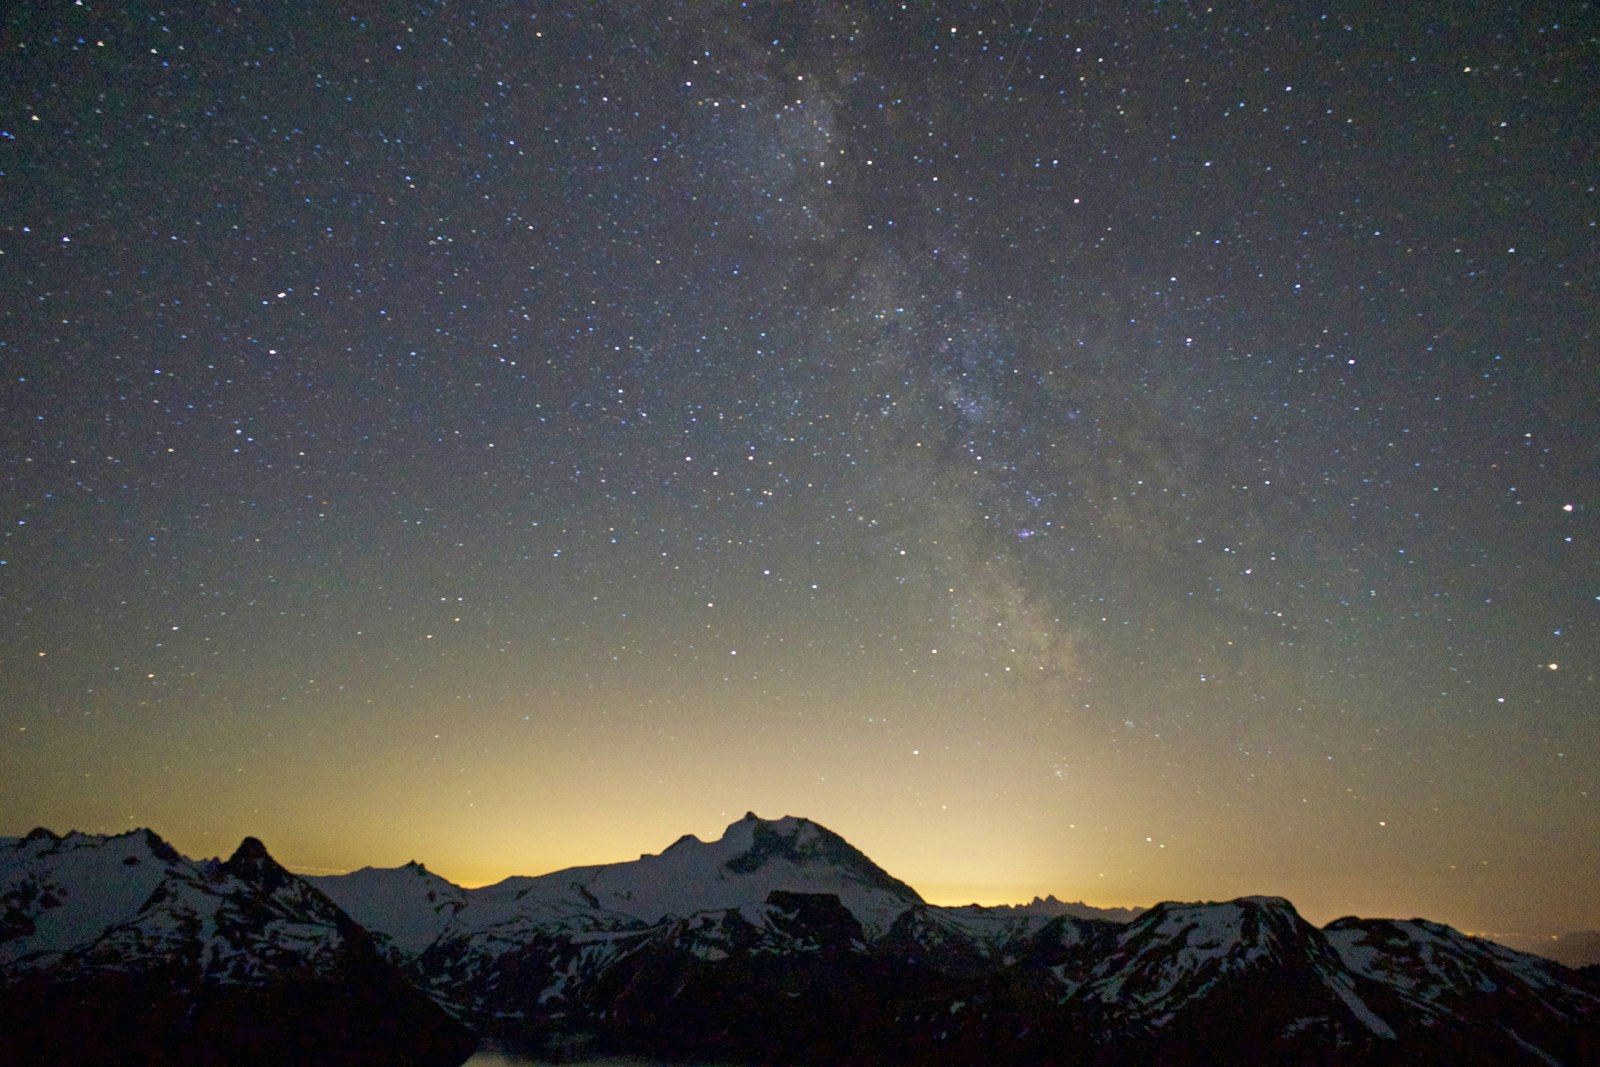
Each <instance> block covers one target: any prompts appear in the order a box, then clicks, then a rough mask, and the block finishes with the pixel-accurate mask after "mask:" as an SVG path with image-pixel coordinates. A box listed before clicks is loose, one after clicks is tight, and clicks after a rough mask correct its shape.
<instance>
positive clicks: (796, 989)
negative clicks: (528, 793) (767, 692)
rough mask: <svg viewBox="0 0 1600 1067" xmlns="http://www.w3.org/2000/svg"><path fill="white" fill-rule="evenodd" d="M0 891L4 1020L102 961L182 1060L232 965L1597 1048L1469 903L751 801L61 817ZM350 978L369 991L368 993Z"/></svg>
mask: <svg viewBox="0 0 1600 1067" xmlns="http://www.w3.org/2000/svg"><path fill="white" fill-rule="evenodd" d="M0 902H3V905H4V912H3V914H0V993H4V994H6V995H5V996H0V1001H3V1002H4V1003H5V1004H7V1005H8V1007H7V1008H6V1009H4V1010H3V1011H0V1024H3V1027H0V1028H10V1030H11V1031H12V1032H14V1033H16V1034H23V1035H32V1038H33V1039H35V1040H36V1041H43V1042H45V1044H44V1045H42V1046H41V1047H51V1046H50V1045H49V1043H50V1041H52V1040H54V1037H52V1036H51V1035H50V1034H47V1033H46V1032H45V1031H48V1030H49V1028H50V1027H52V1026H54V1027H65V1028H69V1029H70V1028H72V1027H80V1028H82V1027H85V1025H86V1024H85V1021H84V1019H82V1018H81V1017H79V1016H77V1015H73V1014H71V1013H70V1012H69V1013H67V1014H63V1013H62V1012H61V1011H59V1010H47V1011H43V1012H30V1011H28V1010H25V1009H24V1008H18V1007H16V1005H18V1004H22V1005H25V1006H26V1007H32V1006H33V1005H34V1004H36V1003H43V1004H46V1005H49V1004H52V1003H55V1004H58V1005H59V1003H60V1002H61V1001H60V997H59V996H57V994H56V993H55V992H53V991H55V990H60V989H85V988H86V989H89V990H90V992H91V993H92V994H93V996H95V997H98V998H100V999H99V1000H96V1001H95V1003H97V1004H103V1005H109V1008H108V1009H107V1010H106V1011H105V1012H103V1014H104V1017H105V1018H104V1020H100V1019H90V1020H89V1021H88V1028H89V1029H91V1030H92V1029H93V1025H96V1024H99V1023H103V1022H105V1020H109V1021H110V1022H111V1023H114V1024H115V1025H116V1026H119V1027H124V1028H127V1029H129V1030H130V1031H132V1032H133V1033H134V1034H135V1037H136V1038H137V1040H138V1041H140V1042H143V1045H142V1046H141V1047H146V1048H153V1049H156V1050H157V1051H156V1052H155V1053H153V1054H152V1055H154V1056H155V1058H154V1059H151V1060H150V1062H178V1060H177V1059H162V1058H161V1056H162V1055H163V1054H164V1053H163V1052H162V1051H161V1050H165V1054H171V1055H176V1053H175V1052H174V1049H176V1048H178V1047H180V1046H182V1045H183V1042H184V1040H187V1039H190V1038H192V1037H193V1034H192V1032H191V1031H189V1030H185V1029H183V1026H182V1025H180V1024H179V1023H177V1022H174V1021H173V1020H175V1019H181V1018H182V1017H183V1012H181V1011H179V1010H178V1006H179V1005H181V1004H185V1003H192V1004H197V1005H200V1006H201V1007H202V1008H203V1009H204V1010H205V1011H209V1012H212V1013H213V1014H214V1015H216V1014H217V1012H219V1011H220V1010H221V1009H218V1008H216V1006H215V1005H216V1004H217V1003H219V1001H218V997H219V996H222V995H223V994H226V997H227V998H231V999H227V1000H226V1003H227V1004H228V1008H227V1010H226V1011H222V1012H221V1014H220V1015H217V1017H218V1018H220V1019H224V1020H229V1019H232V1020H239V1019H259V1018H260V1012H261V1011H262V1010H265V1009H262V1008H261V1007H260V1006H259V1005H260V1004H280V1005H281V1003H283V1001H282V1000H281V998H282V997H284V996H290V997H291V999H292V1000H293V1003H294V1004H295V1005H296V1009H295V1010H296V1012H305V1013H307V1017H308V1018H310V1019H314V1020H316V1019H320V1020H321V1022H320V1025H321V1027H322V1029H320V1030H317V1029H315V1028H312V1029H311V1030H310V1031H309V1032H314V1033H317V1034H318V1035H319V1036H321V1037H324V1038H326V1039H327V1040H330V1041H348V1040H350V1039H351V1038H350V1035H351V1033H352V1026H351V1025H349V1022H350V1020H351V1019H359V1020H365V1022H364V1023H363V1025H362V1026H356V1027H354V1030H355V1031H361V1032H362V1033H365V1031H366V1030H371V1029H372V1027H371V1020H372V1019H374V1018H377V1017H388V1015H389V1014H391V1013H394V1012H396V1011H398V1012H399V1013H400V1014H401V1015H402V1016H405V1015H416V1016H417V1018H418V1019H423V1020H424V1021H426V1019H425V1018H424V1017H426V1016H427V1011H421V1010H420V1009H419V1008H418V1007H417V1005H416V1004H415V1003H413V1002H410V1001H407V1000H406V997H407V996H408V995H416V994H417V991H420V992H421V993H422V994H426V996H427V998H429V999H430V1000H431V1002H432V1003H431V1004H428V1009H429V1010H433V1011H437V1010H438V1009H439V1008H442V1009H443V1010H444V1012H446V1013H448V1015H449V1016H453V1017H454V1018H455V1019H457V1020H460V1021H461V1022H463V1023H465V1024H466V1025H467V1027H468V1028H470V1029H471V1031H472V1032H473V1033H475V1034H476V1035H477V1036H478V1037H480V1038H489V1039H492V1040H495V1041H498V1042H501V1043H503V1044H505V1045H507V1046H509V1047H512V1048H516V1049H521V1050H524V1051H528V1052H533V1053H536V1054H538V1055H544V1056H554V1057H562V1056H568V1055H573V1054H578V1053H586V1052H591V1051H592V1052H599V1053H620V1054H634V1055H647V1056H654V1057H658V1058H665V1059H675V1060H702V1061H703V1060H714V1061H730V1060H737V1061H760V1062H772V1063H782V1062H796V1061H801V1062H806V1063H811V1064H822V1063H844V1062H856V1063H859V1062H875V1063H881V1064H893V1063H919V1064H922V1063H926V1064H936V1065H937V1064H946V1065H949V1067H966V1065H969V1064H978V1063H992V1062H1007V1063H1016V1064H1028V1063H1039V1064H1046V1063H1050V1064H1072V1063H1085V1064H1088V1063H1093V1064H1096V1065H1112V1064H1133V1063H1144V1062H1163V1063H1176V1064H1185V1063H1194V1064H1199V1063H1207V1062H1222V1061H1223V1060H1226V1061H1229V1062H1277V1063H1300V1062H1306V1063H1311V1062H1315V1063H1320V1064H1351V1065H1356V1064H1369V1063H1371V1064H1379V1063H1381V1064H1389V1063H1399V1062H1406V1063H1413V1062H1415V1063H1429V1064H1439V1065H1441V1067H1443V1065H1445V1064H1451V1065H1454V1064H1458V1063H1463V1062H1466V1063H1471V1062H1497V1063H1500V1062H1504V1063H1522V1062H1526V1063H1547V1062H1557V1063H1573V1064H1578V1063H1585V1062H1595V1061H1596V1059H1597V1058H1600V986H1597V985H1596V983H1595V979H1594V978H1593V977H1592V976H1585V975H1583V974H1580V973H1578V972H1576V971H1572V970H1570V969H1568V968H1566V967H1563V966H1561V965H1560V964H1558V963H1554V962H1552V961H1548V960H1543V959H1541V958H1539V957H1536V956H1531V955H1529V954H1526V953H1522V952H1517V951H1515V950H1512V949H1509V948H1505V947H1503V946H1500V945H1496V944H1493V943H1491V942H1481V941H1478V940H1476V939H1473V938H1470V937H1468V936H1466V935H1464V934H1461V933H1460V932H1459V931H1456V930H1453V929H1452V928H1450V927H1448V926H1444V925H1443V924H1439V923H1432V922H1429V921H1427V920H1422V919H1411V920H1394V919H1361V918H1355V917H1347V918H1343V919H1339V920H1335V921H1334V922H1333V923H1329V924H1328V925H1327V926H1325V927H1323V928H1320V929H1319V928H1317V927H1315V926H1313V925H1311V924H1310V923H1308V922H1306V921H1305V920H1304V919H1303V918H1302V917H1301V916H1300V915H1299V914H1298V912H1297V911H1296V910H1295V909H1294V906H1293V905H1292V904H1291V903H1290V902H1289V901H1287V900H1284V899H1283V898H1281V897H1269V896H1256V897H1239V898H1235V899H1233V900H1230V901H1220V902H1218V901H1202V902H1175V901H1165V902H1161V903H1159V904H1157V905H1155V906H1153V907H1151V908H1148V909H1143V910H1140V911H1134V910H1133V909H1123V911H1124V912H1127V914H1125V915H1124V914H1118V915H1117V916H1116V917H1115V918H1112V917H1108V916H1107V914H1103V913H1100V911H1099V910H1098V909H1090V908H1088V906H1087V905H1082V904H1077V905H1068V904H1063V903H1062V902H1061V901H1059V900H1056V899H1055V898H1053V897H1051V898H1045V899H1041V898H1035V899H1034V900H1033V901H1031V902H1029V903H1028V904H1025V905H1016V906H1007V907H987V908H986V907H981V906H977V905H967V906H962V907H941V906H938V905H932V904H929V903H927V902H926V901H925V900H923V899H922V898H921V896H920V895H919V894H917V893H916V891H915V890H914V889H912V888H911V887H910V886H909V885H907V884H906V883H904V882H902V881H900V880H899V879H897V878H895V877H893V876H892V875H890V874H889V873H888V872H887V871H884V870H883V869H882V868H880V867H878V866H877V865H876V864H875V863H873V862H872V861H871V860H870V859H869V858H868V857H867V856H866V855H865V854H864V853H862V852H860V851H859V850H857V849H856V848H855V847H854V846H852V845H850V844H849V843H848V842H847V841H845V840H844V838H842V837H841V836H839V835H838V834H836V833H834V832H833V831H831V830H828V829H827V828H826V827H823V826H821V825H820V824H817V823H814V822H812V821H811V820H809V819H804V818H797V817H792V816H785V817H783V818H781V819H775V820H764V819H760V818H758V817H757V816H755V815H754V814H753V813H752V814H747V815H746V816H745V818H743V819H740V820H739V821H737V822H735V823H733V824H731V825H730V826H729V827H728V828H727V829H726V830H725V831H724V833H723V835H722V837H720V838H719V839H717V840H716V841H709V842H707V841H701V840H700V839H699V838H697V837H695V836H694V835H692V834H686V835H683V836H681V837H679V838H678V839H677V840H675V841H674V842H673V843H672V844H670V845H669V846H667V847H666V848H665V849H663V850H662V852H660V853H654V854H650V853H647V854H645V855H643V856H641V857H640V858H639V859H637V860H632V861H626V862H623V863H617V864H597V865H590V866H584V867H573V868H567V869H565V870H562V871H555V872H551V873H550V874H547V875H538V876H531V877H529V876H516V877H513V878H509V879H505V880H502V881H501V882H498V883H495V884H494V885H491V886H484V887H479V888H475V889H466V888H463V887H460V886H457V885H455V884H453V883H451V882H449V881H448V880H447V879H444V878H442V877H440V876H439V875H437V874H435V873H433V872H431V871H429V870H428V869H427V868H426V866H425V865H423V864H421V863H419V862H416V861H411V862H409V863H407V864H404V865H402V866H401V867H395V868H374V867H366V868H362V869H360V870H358V871H352V872H349V873H348V874H344V875H328V876H300V875H296V874H294V873H292V872H291V871H289V870H287V869H286V868H284V867H283V866H282V865H281V864H279V863H278V862H277V861H276V860H275V859H274V858H273V857H272V856H271V853H270V851H269V850H268V848H267V847H266V845H265V844H264V843H262V842H261V841H260V840H258V839H256V838H253V837H247V838H245V839H244V840H242V841H241V842H240V845H239V847H238V848H237V849H235V851H234V852H233V854H232V855H231V856H230V857H229V858H228V859H226V860H221V859H211V860H189V859H186V858H184V857H182V856H181V855H180V854H179V853H177V852H176V850H174V849H172V847H171V846H170V845H168V844H167V843H166V842H165V841H164V840H163V839H162V838H160V837H159V835H157V834H155V833H154V832H153V831H147V830H138V831H130V832H128V833H126V834H120V835H115V836H101V835H86V834H79V833H69V834H67V835H65V836H58V835H56V834H54V833H53V832H51V831H48V830H44V829H40V830H36V831H34V832H33V833H30V834H29V835H27V836H26V837H24V838H0ZM1084 910H1087V911H1089V912H1090V913H1091V914H1088V915H1084V914H1075V913H1074V912H1075V911H1084ZM174 967H176V968H177V970H174ZM175 975H176V976H178V977H179V978H181V981H179V982H178V983H177V984H176V985H174V984H173V982H172V978H173V976H175ZM402 975H403V976H404V977H403V978H402V977H401V976H402ZM86 976H87V977H86ZM185 976H186V977H185ZM85 981H87V982H88V983H89V984H88V985H86V986H85V985H81V984H80V985H74V984H73V983H83V982H85ZM107 981H111V982H113V984H114V985H116V987H117V988H122V987H124V986H126V985H127V983H128V982H133V983H135V985H139V984H141V983H145V984H148V983H149V982H157V983H164V984H162V985H161V986H160V988H162V989H170V990H176V992H169V993H166V994H163V995H164V996H166V997H167V998H168V999H167V1000H165V1001H162V1003H167V1004H170V1005H172V1007H171V1009H170V1010H169V1011H168V1012H167V1014H166V1015H161V1016H159V1017H156V1018H150V1017H147V1016H146V1015H130V1014H129V1012H128V1010H127V1009H126V1008H125V1007H120V1006H119V1005H122V1004H123V1001H121V1000H117V999H115V997H113V998H112V999H111V1000H109V1001H108V1000H107V999H106V998H107V996H109V995H110V994H108V993H107V992H106V988H105V983H106V982H107ZM95 983H99V984H95ZM117 983H120V985H118V984H117ZM351 983H355V987H358V988H360V989H361V990H364V991H366V992H364V993H363V994H362V995H361V996H359V997H355V998H352V994H351V988H352V986H351ZM402 987H403V988H402ZM313 994H314V995H313ZM119 995H120V994H119ZM263 997H265V998H267V999H265V1000H263ZM52 998H54V999H52ZM252 998H254V999H252ZM272 998H279V999H272ZM308 998H309V999H308ZM420 1003H427V1001H421V1002H420ZM407 1004H410V1005H411V1006H410V1007H402V1005H407ZM240 1005H243V1007H240ZM435 1005H436V1006H437V1007H435ZM113 1009H114V1010H113ZM185 1010H191V1009H185ZM272 1010H274V1011H276V1010H280V1009H277V1008H274V1009H272ZM230 1012H231V1013H233V1014H229V1013H230ZM317 1012H321V1013H322V1014H321V1015H320V1016H319V1015H317V1014H316V1013H317ZM19 1013H20V1014H19ZM240 1013H242V1014H240ZM252 1013H254V1014H252ZM440 1018H441V1019H443V1018H444V1016H443V1015H442V1014H441V1016H440ZM163 1020H165V1021H163ZM341 1020H343V1021H342V1022H341ZM219 1025H222V1024H219ZM258 1025H259V1023H249V1024H248V1026H258ZM430 1025H433V1024H430ZM449 1025H450V1026H454V1025H455V1024H454V1023H451V1024H449ZM164 1026H165V1027H167V1029H162V1028H163V1027H164ZM248 1026H247V1028H248ZM363 1027H364V1029H363ZM41 1028H43V1029H41ZM380 1029H381V1028H380ZM104 1030H105V1026H104V1025H101V1027H100V1031H99V1032H104ZM224 1032H225V1033H226V1032H227V1031H226V1026H224ZM429 1032H430V1033H431V1034H432V1035H433V1036H434V1037H435V1038H436V1039H437V1042H436V1044H435V1045H434V1046H433V1047H434V1048H436V1049H448V1048H450V1047H452V1046H451V1044H450V1041H451V1040H452V1033H453V1032H452V1031H450V1030H449V1027H448V1026H444V1025H442V1024H438V1025H433V1029H432V1030H430V1031H429ZM328 1035H332V1036H331V1037H330V1036H328ZM55 1037H59V1035H55ZM8 1040H11V1041H12V1043H13V1044H12V1046H10V1047H4V1048H0V1062H7V1063H10V1062H19V1063H20V1062H28V1063H31V1062H41V1063H42V1062H45V1061H42V1060H29V1059H26V1058H18V1057H21V1056H23V1055H24V1052H25V1050H24V1049H22V1048H21V1047H20V1046H18V1045H17V1044H16V1042H17V1040H18V1039H17V1038H15V1037H11V1038H8ZM174 1042H177V1043H178V1044H176V1045H175V1044H174ZM57 1043H59V1042H57ZM352 1047H354V1046H352ZM456 1047H464V1046H456ZM219 1049H221V1050H222V1051H220V1052H219V1051H218V1050H219ZM208 1050H209V1051H208ZM77 1051H79V1052H83V1053H84V1055H82V1056H80V1057H79V1058H81V1059H83V1061H84V1062H91V1063H93V1062H114V1060H113V1059H107V1058H104V1057H102V1058H100V1059H97V1058H96V1057H95V1055H93V1053H94V1051H95V1050H94V1049H87V1050H84V1049H82V1048H79V1049H78V1050H77ZM190 1051H192V1050H189V1049H187V1048H185V1057H186V1059H187V1060H190V1061H193V1062H213V1061H214V1062H273V1061H272V1060H271V1059H270V1058H266V1059H263V1058H261V1057H260V1056H256V1058H255V1059H252V1055H253V1054H254V1053H253V1052H252V1050H251V1049H244V1050H242V1052H241V1049H240V1048H238V1047H236V1046H229V1045H227V1044H226V1042H225V1041H224V1042H223V1043H222V1044H221V1045H215V1044H214V1045H213V1046H205V1047H203V1048H202V1049H201V1052H202V1053H203V1054H202V1055H200V1056H199V1057H198V1058H196V1057H194V1056H192V1055H189V1052H190ZM255 1051H259V1050H255ZM280 1051H281V1050H280ZM369 1051H370V1049H369ZM223 1052H225V1053H226V1055H224V1054H223ZM10 1053H15V1055H8V1054H10ZM212 1054H215V1055H213V1058H212V1059H211V1060H208V1059H207V1055H212ZM448 1054H453V1053H447V1055H448ZM1218 1056H1220V1057H1222V1059H1220V1060H1219V1059H1217V1058H1216V1057H1218ZM463 1058H464V1057H463ZM368 1059H370V1056H369V1057H368ZM336 1060H337V1057H335V1058H334V1061H336ZM349 1062H352V1063H354V1062H362V1058H361V1056H356V1057H355V1058H353V1059H351V1060H350V1061H349ZM396 1062H398V1061H396ZM437 1062H439V1063H443V1062H444V1060H439V1061H437Z"/></svg>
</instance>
